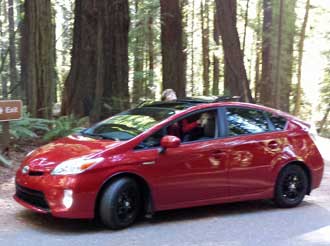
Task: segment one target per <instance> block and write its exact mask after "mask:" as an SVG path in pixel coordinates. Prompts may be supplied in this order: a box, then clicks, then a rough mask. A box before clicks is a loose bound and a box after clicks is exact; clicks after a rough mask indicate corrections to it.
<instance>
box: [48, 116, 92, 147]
mask: <svg viewBox="0 0 330 246" xmlns="http://www.w3.org/2000/svg"><path fill="white" fill-rule="evenodd" d="M86 125H88V118H87V117H85V118H81V119H77V118H75V117H74V116H72V115H70V116H62V117H60V118H58V119H56V120H54V121H53V124H52V127H51V129H50V130H49V131H48V132H47V133H46V134H45V135H44V136H43V140H44V141H47V142H49V141H52V140H55V139H58V138H61V137H65V136H68V135H70V134H73V133H77V132H79V131H82V130H83V129H84V127H83V126H86Z"/></svg>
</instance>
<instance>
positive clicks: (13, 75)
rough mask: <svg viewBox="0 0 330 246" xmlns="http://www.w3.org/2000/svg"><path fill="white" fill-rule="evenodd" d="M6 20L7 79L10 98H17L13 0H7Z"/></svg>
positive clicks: (18, 89)
mask: <svg viewBox="0 0 330 246" xmlns="http://www.w3.org/2000/svg"><path fill="white" fill-rule="evenodd" d="M8 22H9V63H10V65H9V67H10V69H9V70H10V73H9V79H10V91H11V98H17V97H18V96H19V95H20V93H19V92H20V87H18V86H17V83H18V81H17V69H16V63H17V61H16V44H15V33H16V32H15V15H14V1H13V0H8Z"/></svg>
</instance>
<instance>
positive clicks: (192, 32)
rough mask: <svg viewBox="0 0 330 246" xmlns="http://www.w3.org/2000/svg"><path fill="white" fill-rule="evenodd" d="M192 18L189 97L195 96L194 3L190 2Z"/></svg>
mask: <svg viewBox="0 0 330 246" xmlns="http://www.w3.org/2000/svg"><path fill="white" fill-rule="evenodd" d="M191 15H192V17H191V36H192V37H191V44H190V47H191V64H190V69H191V70H190V73H191V74H190V86H191V95H192V96H194V95H195V69H194V68H195V50H194V49H195V38H194V32H195V1H192V14H191Z"/></svg>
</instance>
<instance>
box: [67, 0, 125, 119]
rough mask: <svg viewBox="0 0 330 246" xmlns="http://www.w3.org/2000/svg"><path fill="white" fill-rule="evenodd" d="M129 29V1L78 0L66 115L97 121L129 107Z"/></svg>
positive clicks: (68, 79)
mask: <svg viewBox="0 0 330 246" xmlns="http://www.w3.org/2000/svg"><path fill="white" fill-rule="evenodd" d="M128 29H129V12H128V0H118V1H106V0H103V1H96V0H93V1H90V0H76V7H75V23H74V34H73V48H72V58H71V70H70V73H69V76H68V78H67V79H66V81H65V90H64V97H63V102H62V113H63V114H74V115H76V116H77V117H82V116H91V121H97V120H99V119H100V118H102V117H103V116H104V117H106V116H108V115H110V114H113V113H116V112H119V111H121V110H123V109H126V108H127V107H128V102H129V94H128ZM103 105H105V106H104V107H103Z"/></svg>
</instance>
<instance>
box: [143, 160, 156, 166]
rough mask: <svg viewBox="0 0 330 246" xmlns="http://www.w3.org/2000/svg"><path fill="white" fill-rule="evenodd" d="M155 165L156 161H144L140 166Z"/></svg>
mask: <svg viewBox="0 0 330 246" xmlns="http://www.w3.org/2000/svg"><path fill="white" fill-rule="evenodd" d="M154 164H156V161H144V162H142V165H154Z"/></svg>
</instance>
